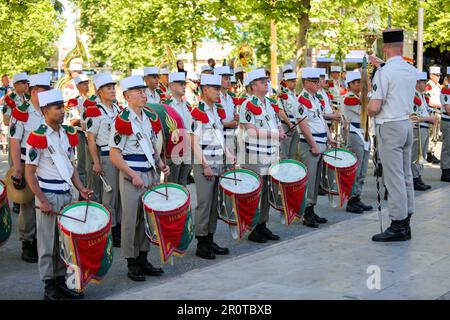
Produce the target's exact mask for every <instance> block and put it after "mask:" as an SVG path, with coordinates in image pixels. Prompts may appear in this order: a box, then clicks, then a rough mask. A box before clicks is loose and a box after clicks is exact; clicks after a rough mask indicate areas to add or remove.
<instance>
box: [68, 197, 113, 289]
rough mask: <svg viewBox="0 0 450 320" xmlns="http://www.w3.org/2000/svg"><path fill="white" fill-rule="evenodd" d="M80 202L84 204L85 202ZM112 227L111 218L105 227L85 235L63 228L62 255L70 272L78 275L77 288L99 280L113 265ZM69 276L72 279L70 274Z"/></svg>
mask: <svg viewBox="0 0 450 320" xmlns="http://www.w3.org/2000/svg"><path fill="white" fill-rule="evenodd" d="M80 203H81V204H82V205H84V203H83V202H80ZM75 205H77V204H75ZM90 206H99V207H102V206H101V205H100V204H97V203H94V202H91V203H90ZM66 208H67V207H66ZM102 208H103V207H102ZM105 210H106V209H105ZM63 212H64V209H63ZM110 228H111V220H110V221H109V223H108V225H107V226H106V227H105V228H102V229H101V230H99V231H97V232H95V233H90V234H85V235H83V234H74V233H71V232H68V231H67V230H64V228H62V231H61V233H60V237H61V246H62V250H63V252H64V253H62V254H61V257H62V259H63V260H64V262H65V263H66V265H67V268H68V269H70V270H69V271H68V273H69V274H70V273H74V274H75V275H76V279H75V285H74V289H75V290H77V291H83V290H84V289H85V288H86V286H87V285H88V284H89V282H90V281H93V282H99V281H100V280H101V279H103V277H104V276H105V275H106V273H107V272H108V270H109V268H110V267H111V265H112V262H113V246H112V238H111V233H110V232H109V230H110ZM68 278H69V279H70V276H69V277H68Z"/></svg>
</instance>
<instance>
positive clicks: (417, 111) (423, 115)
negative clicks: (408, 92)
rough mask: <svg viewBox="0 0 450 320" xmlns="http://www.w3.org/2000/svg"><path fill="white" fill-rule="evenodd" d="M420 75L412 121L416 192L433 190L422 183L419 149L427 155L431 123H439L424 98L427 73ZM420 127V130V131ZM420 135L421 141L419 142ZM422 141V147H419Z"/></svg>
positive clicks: (419, 73)
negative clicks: (429, 110)
mask: <svg viewBox="0 0 450 320" xmlns="http://www.w3.org/2000/svg"><path fill="white" fill-rule="evenodd" d="M417 73H418V77H419V78H418V80H417V83H416V92H415V95H414V107H413V113H412V117H411V120H413V145H412V151H411V152H412V154H411V170H412V175H413V183H414V190H418V191H424V190H428V189H431V186H429V185H427V184H425V183H424V182H423V181H422V172H423V164H421V163H418V161H419V160H420V159H419V148H420V150H421V153H422V155H425V154H426V153H427V150H428V141H429V138H430V131H429V130H430V123H431V124H435V123H437V118H436V117H432V116H430V114H429V113H428V105H427V102H426V100H425V97H424V92H425V87H426V81H427V73H426V72H420V71H417ZM419 125H420V130H419ZM419 133H420V140H419ZM419 141H420V143H421V144H420V145H419Z"/></svg>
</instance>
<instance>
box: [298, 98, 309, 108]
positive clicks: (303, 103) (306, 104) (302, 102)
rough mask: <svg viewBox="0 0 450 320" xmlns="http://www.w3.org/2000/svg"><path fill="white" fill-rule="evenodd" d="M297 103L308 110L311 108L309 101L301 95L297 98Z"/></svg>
mask: <svg viewBox="0 0 450 320" xmlns="http://www.w3.org/2000/svg"><path fill="white" fill-rule="evenodd" d="M298 102H299V103H300V104H302V105H304V106H305V107H307V108H308V109H311V108H312V103H311V101H310V100H309V99H308V98H307V97H305V96H304V95H301V96H300V97H299V98H298Z"/></svg>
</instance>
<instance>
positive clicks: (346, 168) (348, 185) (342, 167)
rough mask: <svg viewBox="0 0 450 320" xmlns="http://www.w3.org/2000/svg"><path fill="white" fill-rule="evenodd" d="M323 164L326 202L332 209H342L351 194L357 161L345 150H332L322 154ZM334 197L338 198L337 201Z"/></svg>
mask: <svg viewBox="0 0 450 320" xmlns="http://www.w3.org/2000/svg"><path fill="white" fill-rule="evenodd" d="M323 163H324V165H325V183H324V184H325V185H324V190H325V191H326V192H327V193H328V200H329V202H330V204H331V206H332V207H334V208H335V207H337V206H338V205H339V207H340V208H342V207H343V206H344V203H345V202H346V201H347V200H348V198H349V197H350V193H351V192H352V188H353V183H354V181H355V176H356V169H357V168H358V159H357V158H356V156H355V155H354V154H353V153H352V152H351V151H349V150H347V149H344V148H333V149H330V150H327V151H325V152H324V156H323ZM335 196H339V198H338V200H337V199H336V197H335Z"/></svg>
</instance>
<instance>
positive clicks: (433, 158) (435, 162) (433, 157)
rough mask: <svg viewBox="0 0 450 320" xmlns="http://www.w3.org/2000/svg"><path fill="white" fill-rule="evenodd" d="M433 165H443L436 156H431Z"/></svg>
mask: <svg viewBox="0 0 450 320" xmlns="http://www.w3.org/2000/svg"><path fill="white" fill-rule="evenodd" d="M431 163H434V164H439V163H441V160H439V159H438V158H436V156H435V155H434V154H431Z"/></svg>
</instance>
